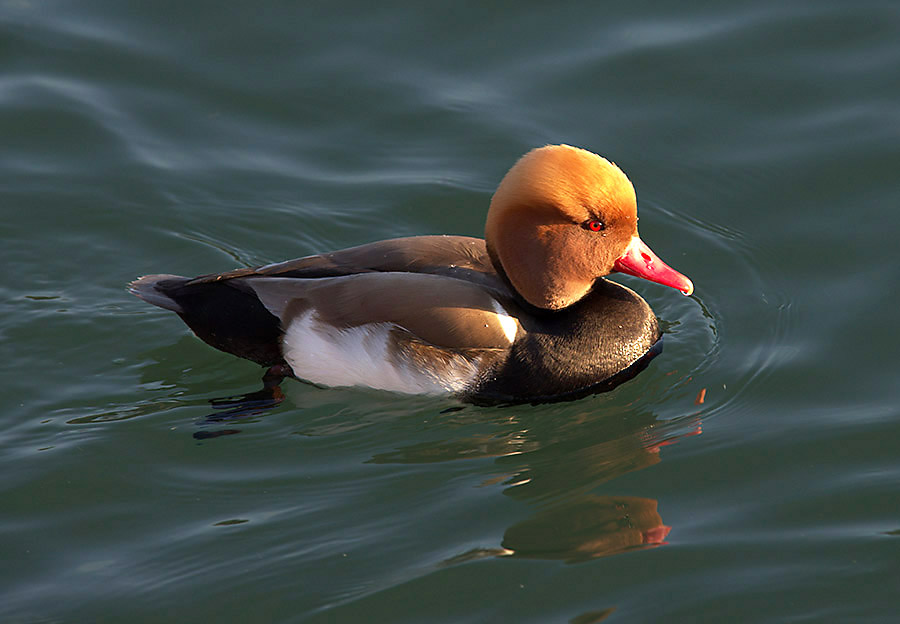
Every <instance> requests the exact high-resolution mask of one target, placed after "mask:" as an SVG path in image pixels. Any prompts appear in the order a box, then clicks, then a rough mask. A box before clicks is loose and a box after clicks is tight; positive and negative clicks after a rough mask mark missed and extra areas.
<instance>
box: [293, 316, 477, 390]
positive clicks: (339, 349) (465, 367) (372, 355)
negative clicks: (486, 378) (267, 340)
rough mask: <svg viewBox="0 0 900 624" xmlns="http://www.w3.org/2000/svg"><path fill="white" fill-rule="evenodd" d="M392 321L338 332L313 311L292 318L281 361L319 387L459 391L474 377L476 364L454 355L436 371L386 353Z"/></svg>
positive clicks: (302, 377)
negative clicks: (397, 359) (413, 364)
mask: <svg viewBox="0 0 900 624" xmlns="http://www.w3.org/2000/svg"><path fill="white" fill-rule="evenodd" d="M395 327H396V326H395V325H393V324H391V323H371V324H368V325H362V326H359V327H351V328H348V329H338V328H335V327H334V326H332V325H329V324H327V323H322V322H320V321H319V320H318V319H317V318H316V316H315V313H314V311H309V312H307V313H306V314H304V315H303V316H302V317H299V318H297V319H296V320H294V321H293V322H292V323H291V324H290V326H289V327H288V328H287V331H286V332H285V334H284V338H283V341H282V344H283V346H284V359H285V360H287V363H288V364H290V366H291V369H293V371H294V374H295V375H296V376H297V377H300V378H301V379H306V380H307V381H311V382H313V383H316V384H320V385H323V386H365V387H369V388H376V389H378V390H390V391H392V392H403V393H406V394H446V393H452V392H460V391H462V390H464V389H465V388H466V386H468V384H469V383H470V382H471V381H472V380H473V379H474V378H475V376H476V375H477V373H478V363H477V362H473V361H471V360H469V359H467V358H464V357H462V356H456V357H455V358H454V359H453V362H452V363H451V364H450V366H447V367H441V370H440V371H435V370H430V369H428V368H427V367H424V368H420V367H414V366H410V365H409V364H408V363H406V362H397V361H395V360H394V358H391V357H389V354H388V340H389V339H390V338H391V335H390V332H391V330H392V329H394V328H395Z"/></svg>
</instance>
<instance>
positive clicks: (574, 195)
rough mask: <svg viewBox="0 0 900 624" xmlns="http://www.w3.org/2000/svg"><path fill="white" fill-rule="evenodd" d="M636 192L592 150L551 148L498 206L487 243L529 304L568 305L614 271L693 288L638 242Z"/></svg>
mask: <svg viewBox="0 0 900 624" xmlns="http://www.w3.org/2000/svg"><path fill="white" fill-rule="evenodd" d="M637 221H638V218H637V200H636V199H635V195H634V187H633V186H632V185H631V182H629V180H628V178H627V177H625V174H624V173H622V171H621V170H620V169H619V168H618V167H617V166H616V165H614V164H613V163H611V162H609V161H608V160H606V159H605V158H602V157H600V156H598V155H597V154H594V153H592V152H588V151H587V150H583V149H579V148H577V147H570V146H568V145H548V146H546V147H541V148H538V149H534V150H532V151H530V152H528V153H527V154H525V155H524V156H523V157H522V158H521V159H519V162H517V163H516V164H515V165H514V166H513V168H512V169H510V170H509V172H508V173H507V174H506V176H505V177H504V178H503V180H502V181H501V182H500V186H499V187H497V191H496V192H495V193H494V197H493V199H492V200H491V207H490V210H489V211H488V217H487V224H486V225H485V240H486V241H487V248H488V252H489V253H490V256H491V260H492V261H493V263H494V265H495V267H496V268H497V270H498V271H501V272H502V273H504V274H506V276H507V277H508V279H509V281H510V282H511V283H512V285H513V287H514V288H515V289H516V290H517V291H518V292H519V294H520V295H521V296H522V297H523V298H524V299H525V300H526V301H528V303H530V304H532V305H534V306H537V307H539V308H544V309H548V310H558V309H560V308H564V307H566V306H569V305H571V304H573V303H575V302H576V301H578V300H579V299H581V297H583V296H584V295H585V294H587V292H588V291H589V290H590V289H591V286H592V285H593V283H594V281H595V280H596V279H597V278H598V277H603V276H604V275H609V274H610V273H612V272H614V271H620V272H622V273H628V274H630V275H636V276H638V277H642V278H644V279H648V280H650V281H652V282H657V283H659V284H664V285H666V286H671V287H672V288H676V289H678V290H680V291H682V292H683V293H684V294H686V295H689V294H691V293H692V292H693V290H694V285H693V284H692V283H691V280H689V279H688V278H687V277H685V276H684V275H682V274H681V273H679V272H677V271H675V270H674V269H672V268H670V267H669V266H668V265H666V264H665V263H664V262H663V261H662V260H660V259H659V258H658V257H657V256H656V254H654V253H653V252H652V251H651V250H650V248H649V247H647V245H645V244H644V242H643V241H642V240H641V239H640V237H638V232H637Z"/></svg>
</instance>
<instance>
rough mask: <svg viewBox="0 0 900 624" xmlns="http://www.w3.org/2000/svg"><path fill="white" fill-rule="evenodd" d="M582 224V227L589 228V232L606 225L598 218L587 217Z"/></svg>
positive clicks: (601, 228) (596, 230)
mask: <svg viewBox="0 0 900 624" xmlns="http://www.w3.org/2000/svg"><path fill="white" fill-rule="evenodd" d="M583 226H584V229H586V230H590V231H591V232H599V231H601V230H603V229H605V228H606V226H605V225H604V224H603V221H601V220H600V219H588V220H587V221H585V222H584V224H583Z"/></svg>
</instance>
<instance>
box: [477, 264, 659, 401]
mask: <svg viewBox="0 0 900 624" xmlns="http://www.w3.org/2000/svg"><path fill="white" fill-rule="evenodd" d="M523 326H524V328H525V332H524V333H523V335H522V337H521V338H520V339H519V340H517V341H516V342H515V343H514V344H513V346H512V347H511V349H510V351H509V354H508V356H507V357H506V358H505V359H504V360H503V361H502V362H498V363H497V365H496V366H494V367H493V369H492V370H491V371H490V374H488V375H485V376H484V377H483V378H482V379H481V380H480V381H479V383H478V385H477V387H474V388H473V389H472V392H471V399H472V400H474V401H475V402H488V403H492V402H544V401H553V400H562V399H567V398H572V397H574V396H580V395H583V394H589V393H591V392H599V391H603V390H607V389H612V388H613V387H615V386H616V385H618V384H619V383H622V382H624V381H627V380H628V379H630V378H631V377H633V376H634V375H636V374H637V373H638V372H640V371H641V370H642V369H643V367H645V366H646V364H647V363H648V362H649V360H650V359H652V358H653V357H654V356H655V355H657V354H658V353H659V351H660V350H661V349H662V343H661V340H660V338H661V333H660V330H659V324H658V322H657V319H656V316H655V315H654V314H653V311H652V310H651V309H650V306H649V305H647V303H646V302H645V301H644V300H643V299H642V298H641V297H639V296H638V295H637V294H635V293H634V292H633V291H632V290H630V289H628V288H625V287H623V286H620V285H618V284H615V283H613V282H607V281H605V280H603V281H602V283H598V285H597V286H596V287H595V288H594V290H593V291H592V292H591V293H590V294H589V295H588V296H587V297H585V299H583V300H582V301H581V302H579V303H578V304H576V305H574V306H572V307H571V308H570V309H566V310H563V311H559V312H553V313H547V314H543V315H535V316H533V317H532V318H531V319H530V321H529V322H527V323H523Z"/></svg>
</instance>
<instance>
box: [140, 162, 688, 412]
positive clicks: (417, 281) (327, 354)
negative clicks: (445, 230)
mask: <svg viewBox="0 0 900 624" xmlns="http://www.w3.org/2000/svg"><path fill="white" fill-rule="evenodd" d="M534 155H537V160H539V161H541V162H542V164H543V166H542V167H541V169H542V170H546V169H548V168H549V169H550V171H549V176H550V177H556V178H558V177H559V176H560V175H561V174H562V175H564V176H565V175H569V176H571V175H572V174H573V173H574V174H577V173H578V170H577V167H575V165H578V164H579V163H581V166H587V167H588V168H590V167H596V166H599V167H600V168H601V169H602V171H601V177H604V176H606V177H611V178H612V180H613V181H614V182H615V183H616V185H613V187H611V186H610V184H600V185H599V186H600V188H599V194H598V193H597V191H598V189H597V188H594V189H592V191H591V192H592V193H593V194H591V193H588V195H589V197H588V196H586V197H575V196H573V194H572V192H571V189H570V191H569V196H568V199H570V200H574V202H572V205H571V206H570V207H567V208H564V209H562V210H561V209H559V206H557V205H549V206H548V204H547V197H546V195H547V189H545V188H543V187H542V186H541V184H538V188H537V190H536V191H535V190H534V189H525V190H523V182H522V180H519V179H516V178H517V177H521V175H522V174H523V173H526V174H527V173H528V171H525V172H523V171H522V170H523V169H526V170H530V169H531V168H533V167H534V164H535V163H534V161H535V156H534ZM573 156H574V157H575V160H574V161H573V160H571V158H572V157H573ZM567 161H568V166H567ZM584 161H586V165H585V164H584ZM573 163H574V164H573ZM538 164H541V163H538ZM548 165H549V167H548ZM561 167H562V168H563V169H561ZM573 167H574V168H573ZM616 172H618V175H616ZM532 173H534V172H533V171H532ZM540 173H541V172H538V175H537V176H536V177H535V176H534V175H532V176H531V177H530V178H529V179H528V181H527V182H526V183H525V186H527V185H528V184H532V185H534V183H535V180H536V181H537V182H538V183H542V180H541V175H540ZM591 173H594V172H592V171H588V172H587V174H591ZM587 174H585V173H584V172H583V171H582V172H581V174H580V179H578V180H577V182H578V184H579V185H583V184H585V183H588V184H589V183H590V182H591V180H585V179H583V178H584V177H585V175H587ZM545 177H546V176H545ZM588 177H590V176H589V175H588ZM510 180H512V184H511V185H510V184H508V182H509V181H510ZM622 180H624V181H625V183H627V179H625V178H624V174H621V172H619V170H618V168H615V166H614V165H611V164H609V163H607V161H605V160H603V159H602V158H600V157H599V156H596V155H594V154H591V153H590V152H585V151H584V150H579V149H577V148H570V147H567V146H553V147H547V148H542V149H540V150H534V151H533V152H531V153H529V154H528V155H526V157H524V158H523V159H522V160H521V161H520V162H519V163H518V164H517V165H516V167H514V168H513V170H511V172H510V173H509V174H507V177H506V178H505V179H504V182H503V184H501V187H500V189H498V191H497V193H496V194H495V196H494V200H493V202H492V206H491V212H490V213H489V216H488V226H487V241H485V240H482V239H477V238H469V237H463V236H420V237H412V238H401V239H393V240H386V241H380V242H376V243H371V244H368V245H362V246H360V247H353V248H350V249H344V250H341V251H336V252H332V253H327V254H322V255H316V256H309V257H306V258H301V259H298V260H291V261H288V262H283V263H279V264H271V265H266V266H263V267H257V268H253V269H238V270H235V271H231V272H228V273H221V274H216V275H207V276H203V277H198V278H184V277H178V276H171V275H151V276H147V277H143V278H141V279H139V280H137V281H135V282H133V283H132V284H131V290H132V292H133V293H134V294H136V295H137V296H138V297H140V298H142V299H144V300H145V301H147V302H149V303H152V304H154V305H157V306H160V307H163V308H166V309H169V310H172V311H174V312H177V313H178V314H179V316H181V318H182V319H183V320H184V321H185V323H187V324H188V326H189V327H190V328H191V329H192V330H193V331H194V333H195V334H197V336H198V337H200V338H201V339H202V340H204V341H205V342H207V343H208V344H210V345H212V346H213V347H216V348H217V349H221V350H223V351H226V352H228V353H232V354H234V355H237V356H240V357H243V358H247V359H249V360H252V361H255V362H258V363H260V364H262V365H265V366H273V365H287V366H288V367H290V370H291V372H292V373H293V374H294V375H295V376H296V377H298V378H301V379H305V380H307V381H310V382H313V383H316V384H320V385H324V386H367V387H372V388H378V389H382V390H391V391H396V392H404V393H410V394H454V395H456V396H458V397H460V398H461V399H464V400H469V401H473V402H529V401H530V402H538V401H548V400H555V399H564V398H571V397H574V396H579V395H582V394H586V393H590V392H595V391H599V390H603V389H606V388H608V387H612V386H613V385H615V384H616V383H618V382H620V381H624V380H625V379H627V378H630V377H631V376H632V375H633V374H636V373H637V372H638V371H639V370H640V369H641V368H642V367H643V366H644V365H646V363H647V361H649V359H650V358H651V357H653V355H655V354H656V353H657V352H658V350H659V346H658V345H659V340H660V332H659V328H658V325H657V322H656V317H655V316H654V314H653V312H652V310H651V309H650V307H649V306H648V305H647V303H646V302H645V301H644V300H643V299H641V298H640V297H639V296H638V295H636V294H635V293H634V292H633V291H631V290H630V289H628V288H625V287H624V286H620V285H618V284H615V283H613V282H609V281H607V280H605V279H602V276H603V275H606V274H607V273H609V272H610V271H611V270H620V271H627V272H629V273H632V274H638V275H641V276H642V277H648V278H649V279H653V280H654V281H659V282H662V283H666V284H667V285H670V286H674V287H677V288H681V289H682V290H684V291H685V292H689V291H690V290H691V289H692V288H693V287H692V286H691V285H690V281H689V280H687V278H684V277H683V276H681V275H680V274H678V273H676V272H674V271H672V270H671V269H669V268H668V267H667V266H666V265H665V264H663V263H662V261H660V260H659V259H658V258H656V257H655V256H654V255H653V254H652V252H650V250H649V248H647V247H646V246H645V245H643V243H641V242H640V239H638V238H637V234H636V221H637V217H636V212H635V208H634V199H633V197H634V195H633V190H631V186H630V183H627V186H626V185H623V184H622ZM594 182H595V185H594V186H596V181H594ZM545 184H549V182H546V183H545ZM505 186H506V189H504V187H505ZM563 186H565V185H563ZM554 188H558V187H554ZM573 188H574V187H573ZM629 190H630V196H629V192H628V191H629ZM535 193H537V196H536V197H535V196H533V195H535ZM564 199H565V198H564ZM629 199H630V201H629ZM554 201H559V197H556V199H555V200H554ZM623 204H624V208H623V207H622V205H623ZM579 211H583V212H584V214H581V213H580V212H579ZM569 212H574V213H576V214H568V213H569ZM598 224H599V225H598ZM523 226H524V227H523ZM595 228H596V229H595ZM511 235H512V236H513V238H510V236H511ZM579 239H583V241H582V242H583V243H584V244H582V245H578V243H579ZM607 239H608V240H607ZM635 241H636V242H635ZM584 247H588V249H584ZM567 251H568V252H571V253H569V254H567ZM592 252H593V253H592ZM648 254H649V255H648Z"/></svg>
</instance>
